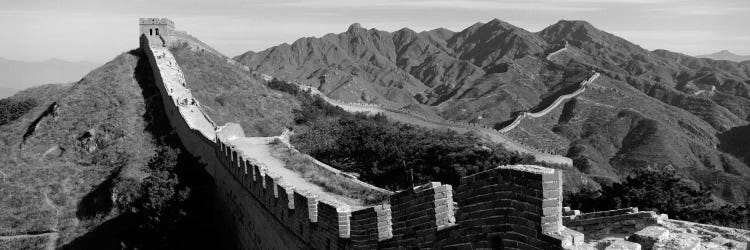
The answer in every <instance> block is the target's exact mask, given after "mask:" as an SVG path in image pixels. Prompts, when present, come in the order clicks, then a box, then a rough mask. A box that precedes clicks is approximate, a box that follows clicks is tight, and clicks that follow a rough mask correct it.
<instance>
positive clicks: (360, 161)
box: [278, 84, 533, 190]
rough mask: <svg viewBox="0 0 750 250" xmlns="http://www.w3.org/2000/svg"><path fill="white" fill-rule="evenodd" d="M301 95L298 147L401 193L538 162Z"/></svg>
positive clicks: (470, 137) (466, 138)
mask: <svg viewBox="0 0 750 250" xmlns="http://www.w3.org/2000/svg"><path fill="white" fill-rule="evenodd" d="M278 86H285V87H283V88H284V89H289V88H287V87H286V85H283V84H278ZM279 88H282V87H279ZM291 92H293V91H291ZM296 93H297V94H296V95H295V96H296V97H297V99H298V100H300V102H301V103H302V106H301V107H302V108H301V109H298V110H294V115H295V117H294V118H295V123H296V125H297V128H299V131H301V132H299V133H298V134H296V135H294V136H292V138H291V142H292V144H293V145H294V146H295V147H296V148H297V149H299V150H300V151H301V152H303V153H305V154H309V155H311V156H313V157H315V158H316V159H318V160H320V161H322V162H325V163H327V164H328V165H330V166H332V167H335V168H338V169H341V170H343V171H347V172H354V173H356V174H359V176H360V178H361V179H362V180H364V181H367V182H369V183H371V184H374V185H376V186H379V187H383V188H388V189H391V190H399V189H405V188H410V187H411V186H412V185H414V184H420V183H424V182H429V181H440V182H443V183H447V184H451V185H458V184H459V180H460V179H461V177H463V176H466V175H470V174H474V173H477V172H481V171H484V170H487V169H490V168H494V167H496V166H498V165H506V164H520V163H533V157H531V156H530V155H521V154H518V153H515V152H510V151H508V150H506V149H505V148H504V147H502V146H501V145H498V144H493V143H486V142H483V141H482V140H481V139H480V138H478V137H477V136H476V135H473V134H458V133H456V132H454V131H450V130H430V129H423V128H419V127H414V126H410V125H406V124H401V123H395V122H391V121H389V120H388V119H387V118H386V117H385V116H384V115H375V116H369V115H365V114H351V113H348V112H346V111H344V110H342V109H341V108H338V107H336V106H332V105H330V104H328V103H327V102H325V101H324V100H323V99H322V98H320V97H317V96H312V95H311V94H310V93H309V92H296ZM412 179H413V182H412V181H411V180H412Z"/></svg>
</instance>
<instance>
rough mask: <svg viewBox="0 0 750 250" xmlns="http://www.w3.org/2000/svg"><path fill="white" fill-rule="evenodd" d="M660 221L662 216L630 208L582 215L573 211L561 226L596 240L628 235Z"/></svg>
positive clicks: (565, 217)
mask: <svg viewBox="0 0 750 250" xmlns="http://www.w3.org/2000/svg"><path fill="white" fill-rule="evenodd" d="M661 220H662V216H660V215H657V214H656V213H655V212H653V211H638V208H633V207H631V208H623V209H617V210H609V211H601V212H593V213H584V214H581V213H580V212H577V210H575V211H572V212H570V213H569V214H566V216H564V217H563V225H565V226H566V227H569V228H571V229H573V230H577V231H579V232H582V233H584V234H586V235H587V236H589V237H594V238H597V237H600V236H605V235H609V234H620V235H629V234H632V233H635V232H637V231H638V230H641V229H643V228H645V227H647V226H652V225H656V224H658V223H659V222H660V221H661Z"/></svg>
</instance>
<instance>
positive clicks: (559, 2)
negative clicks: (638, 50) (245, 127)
mask: <svg viewBox="0 0 750 250" xmlns="http://www.w3.org/2000/svg"><path fill="white" fill-rule="evenodd" d="M139 17H168V18H170V19H172V20H173V21H174V22H175V26H176V28H177V29H178V30H185V31H187V32H188V33H190V34H192V35H193V36H195V37H198V38H199V39H201V40H202V41H204V42H206V43H208V44H209V45H211V46H212V47H214V48H216V49H218V50H219V51H221V52H222V53H224V54H226V55H228V56H236V55H239V54H241V53H244V52H246V51H248V50H253V51H259V50H264V49H266V48H268V47H271V46H275V45H278V44H281V43H292V42H294V40H296V39H298V38H300V37H309V36H315V37H320V36H323V35H325V34H327V33H341V32H344V31H346V29H347V27H348V26H349V25H350V24H352V23H355V22H357V23H360V24H361V25H362V26H363V27H365V28H376V29H380V30H386V31H395V30H398V29H400V28H403V27H408V28H411V29H412V30H416V31H421V30H430V29H434V28H438V27H444V28H448V29H451V30H454V31H460V30H462V29H464V28H466V27H468V26H470V25H472V24H473V23H476V22H488V21H490V20H491V19H493V18H498V19H500V20H503V21H506V22H509V23H511V24H513V25H515V26H518V27H521V28H524V29H526V30H529V31H532V32H536V31H539V30H541V29H543V28H544V27H546V26H549V25H551V24H554V23H556V22H557V21H559V20H561V19H565V20H586V21H588V22H590V23H591V24H593V25H594V26H595V27H597V28H599V29H601V30H604V31H607V32H609V33H612V34H615V35H617V36H620V37H623V38H625V39H627V40H629V41H631V42H634V43H636V44H638V45H640V46H642V47H644V48H646V49H650V50H653V49H668V50H671V51H676V52H680V53H685V54H688V55H699V54H707V53H713V52H716V51H719V50H724V49H726V50H729V51H732V52H734V53H737V54H741V55H750V26H748V24H750V0H598V1H597V0H538V1H528V0H380V1H374V0H314V1H303V0H212V1H199V0H165V1H156V0H128V1H121V0H117V1H113V0H47V1H39V0H2V1H0V30H2V32H0V57H2V58H7V59H13V60H21V61H41V60H47V59H50V58H60V59H64V60H70V61H84V60H85V61H94V62H106V61H109V60H111V59H112V58H114V57H115V56H117V55H118V54H120V53H122V52H125V51H128V50H130V49H134V48H136V47H138V38H137V36H138V18H139Z"/></svg>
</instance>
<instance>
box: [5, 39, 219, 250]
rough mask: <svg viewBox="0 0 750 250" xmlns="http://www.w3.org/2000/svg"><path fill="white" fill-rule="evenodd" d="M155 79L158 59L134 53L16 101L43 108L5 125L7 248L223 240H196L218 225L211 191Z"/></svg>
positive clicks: (193, 244) (188, 244) (187, 244)
mask: <svg viewBox="0 0 750 250" xmlns="http://www.w3.org/2000/svg"><path fill="white" fill-rule="evenodd" d="M151 77H152V73H151V70H150V66H149V65H148V60H147V59H145V57H144V56H142V55H141V54H140V51H138V50H134V51H131V52H129V53H125V54H122V55H120V56H118V57H116V58H115V59H113V60H112V61H110V62H108V63H107V64H105V65H103V66H101V67H99V68H98V69H96V70H94V71H92V72H90V73H89V74H87V75H86V76H85V77H84V78H83V79H82V80H81V81H79V82H77V83H75V84H71V85H47V86H43V87H38V88H34V89H29V90H25V91H22V92H21V93H19V94H17V95H15V96H14V97H12V98H13V99H19V100H20V99H32V100H35V102H36V103H37V105H36V107H35V108H33V109H31V110H29V111H28V112H25V113H24V114H23V115H22V116H20V117H18V118H17V119H14V120H12V121H11V122H9V123H7V124H4V125H0V127H2V129H1V130H0V131H2V132H0V133H2V135H1V136H0V151H2V153H0V173H1V174H2V182H0V193H2V195H1V197H2V202H0V207H1V208H0V211H2V213H0V221H2V222H3V223H0V225H2V226H0V235H3V236H0V248H3V249H6V248H7V249H26V248H31V249H38V248H44V247H47V248H50V249H53V248H66V249H120V248H122V247H126V248H205V247H207V246H208V245H210V244H212V243H210V242H215V241H214V240H213V238H214V237H215V236H214V235H213V234H211V233H209V234H203V235H202V236H201V237H195V238H203V237H205V240H204V239H201V240H200V241H194V240H191V239H190V238H191V235H192V236H195V235H196V234H195V233H197V232H198V231H197V230H195V229H197V228H202V229H205V228H211V219H210V218H211V215H210V212H211V210H210V206H207V204H209V203H208V202H207V201H208V199H209V198H210V197H209V196H206V194H210V192H205V191H206V190H210V184H209V182H207V180H205V179H204V178H205V177H202V176H205V173H202V172H200V171H198V170H200V169H201V168H200V167H199V166H195V163H194V162H195V160H194V159H191V158H190V156H189V155H187V154H186V153H183V152H184V151H183V150H182V149H181V147H182V146H181V144H180V141H179V139H178V138H176V136H175V135H174V134H173V133H172V131H171V127H170V125H169V122H168V121H167V120H166V116H165V115H164V114H163V112H164V111H163V109H162V107H161V103H162V101H161V99H160V97H159V95H158V92H156V88H155V86H154V85H153V79H152V78H151ZM178 162H179V163H178ZM178 164H179V167H177V166H178ZM186 215H191V217H190V218H191V219H186V217H185V216H186ZM193 215H194V217H193ZM183 237H185V238H183Z"/></svg>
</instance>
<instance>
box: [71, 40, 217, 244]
mask: <svg viewBox="0 0 750 250" xmlns="http://www.w3.org/2000/svg"><path fill="white" fill-rule="evenodd" d="M128 53H129V54H131V55H133V56H136V57H138V62H137V65H136V67H135V72H134V75H133V77H134V78H135V80H136V81H137V83H138V86H139V87H140V88H141V94H142V97H143V98H144V104H145V112H144V113H143V120H144V121H145V123H146V124H145V132H146V133H147V134H149V135H150V136H151V138H153V139H152V140H153V143H154V144H155V146H156V147H157V148H158V150H157V154H156V156H155V157H154V159H151V161H149V163H148V165H146V166H143V167H142V168H143V169H142V170H143V171H145V172H147V173H148V174H150V175H151V176H152V177H153V178H157V179H168V182H164V183H169V182H177V184H176V185H175V186H171V187H170V186H161V185H162V184H163V183H162V182H163V181H160V180H154V179H151V178H152V177H146V178H145V179H143V180H141V181H140V183H141V184H140V185H139V186H128V187H126V188H131V187H132V188H133V189H134V190H136V191H135V192H137V193H139V195H140V197H137V198H136V200H135V201H130V202H129V203H127V204H120V202H121V201H120V200H119V198H120V197H114V199H113V195H112V193H113V189H114V187H120V186H124V185H122V183H120V182H122V181H132V180H123V179H122V176H121V175H120V172H121V171H117V172H115V173H114V174H112V176H110V177H109V178H108V179H107V180H106V181H104V182H102V183H101V184H100V185H99V186H97V187H96V188H95V189H94V190H93V191H91V192H90V193H89V194H87V195H86V196H84V198H83V200H82V201H81V202H80V203H79V205H78V211H77V212H76V216H77V217H78V218H79V219H81V220H91V221H92V222H93V221H96V220H97V218H101V217H103V216H106V215H107V214H108V213H109V211H110V210H112V209H113V208H114V207H117V208H119V210H120V214H119V215H116V217H114V218H110V219H107V220H106V221H103V222H102V223H101V224H99V225H98V226H95V227H94V228H92V229H90V230H89V231H88V232H87V233H86V234H84V235H82V236H80V237H78V238H75V239H73V240H72V241H71V242H69V243H68V244H66V245H64V246H63V247H62V249H213V248H214V247H215V246H217V244H218V243H219V242H220V241H219V240H218V239H217V238H218V233H216V231H218V230H216V229H217V228H219V225H218V223H216V222H215V215H216V211H217V210H215V207H214V206H215V204H216V201H215V200H214V199H215V196H214V194H215V191H216V190H215V186H214V183H213V180H212V179H211V178H210V176H209V175H208V174H207V173H206V172H205V170H204V166H203V165H202V164H200V163H198V160H197V159H196V158H194V157H193V156H192V155H190V154H189V153H188V152H187V150H186V149H185V148H184V147H183V145H182V143H181V141H180V139H179V137H178V136H177V134H176V133H175V132H174V130H173V128H172V127H171V125H170V123H169V120H168V119H167V116H166V114H165V110H164V105H163V102H162V98H161V95H160V93H159V91H158V89H157V88H156V86H155V83H154V78H153V71H152V70H151V67H150V65H149V61H148V59H147V57H146V56H145V55H144V54H143V52H142V51H141V50H138V49H136V50H132V51H130V52H128ZM165 152H171V153H172V155H173V156H172V157H171V158H170V157H167V156H165V155H163V154H164V153H165ZM149 181H150V182H149ZM118 183H120V185H119V186H118ZM134 183H136V182H134ZM125 186H127V185H125ZM167 189H169V190H173V191H174V192H178V193H179V192H182V191H186V194H185V195H186V196H187V197H186V198H184V199H182V200H181V201H175V197H177V195H175V196H166V198H165V196H163V194H162V193H163V192H162V191H166V190H167ZM121 191H122V190H119V189H118V192H121ZM118 195H119V196H123V195H124V194H123V193H118ZM113 200H114V202H113ZM155 207H156V208H155Z"/></svg>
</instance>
